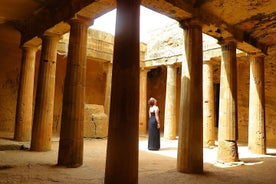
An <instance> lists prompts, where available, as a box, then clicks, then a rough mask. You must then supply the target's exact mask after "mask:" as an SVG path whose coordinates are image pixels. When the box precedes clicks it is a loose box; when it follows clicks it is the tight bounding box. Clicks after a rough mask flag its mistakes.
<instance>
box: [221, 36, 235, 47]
mask: <svg viewBox="0 0 276 184" xmlns="http://www.w3.org/2000/svg"><path fill="white" fill-rule="evenodd" d="M230 43H235V44H237V41H236V39H235V38H234V37H227V38H220V39H219V40H218V44H219V45H228V44H230Z"/></svg>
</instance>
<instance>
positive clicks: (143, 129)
mask: <svg viewBox="0 0 276 184" xmlns="http://www.w3.org/2000/svg"><path fill="white" fill-rule="evenodd" d="M147 76H148V69H145V68H142V69H141V70H140V103H139V134H140V135H146V134H147V124H148V122H147V119H148V118H147V117H148V111H147Z"/></svg>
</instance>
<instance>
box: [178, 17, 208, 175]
mask: <svg viewBox="0 0 276 184" xmlns="http://www.w3.org/2000/svg"><path fill="white" fill-rule="evenodd" d="M181 26H182V27H183V29H184V46H185V56H186V58H185V59H184V60H183V62H182V74H181V94H180V111H179V140H178V152H177V170H178V171H179V172H183V173H202V172H203V117H202V116H203V115H202V114H203V112H202V111H203V110H202V64H203V61H202V60H203V51H202V28H201V26H200V25H199V23H198V22H197V21H196V20H190V21H187V22H182V23H181Z"/></svg>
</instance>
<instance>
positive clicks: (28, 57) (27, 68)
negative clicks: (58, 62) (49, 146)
mask: <svg viewBox="0 0 276 184" xmlns="http://www.w3.org/2000/svg"><path fill="white" fill-rule="evenodd" d="M37 49H38V48H37V47H35V46H28V45H25V46H23V47H22V64H21V72H20V83H19V89H18V97H17V106H16V122H15V131H14V139H15V140H16V141H29V140H30V139H31V135H32V124H33V94H34V75H35V58H36V52H37Z"/></svg>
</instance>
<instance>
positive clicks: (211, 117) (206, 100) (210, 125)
mask: <svg viewBox="0 0 276 184" xmlns="http://www.w3.org/2000/svg"><path fill="white" fill-rule="evenodd" d="M214 108H215V104H214V82H213V66H212V64H210V63H209V61H207V62H204V64H203V146H204V147H206V148H209V147H213V146H215V109H214Z"/></svg>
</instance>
